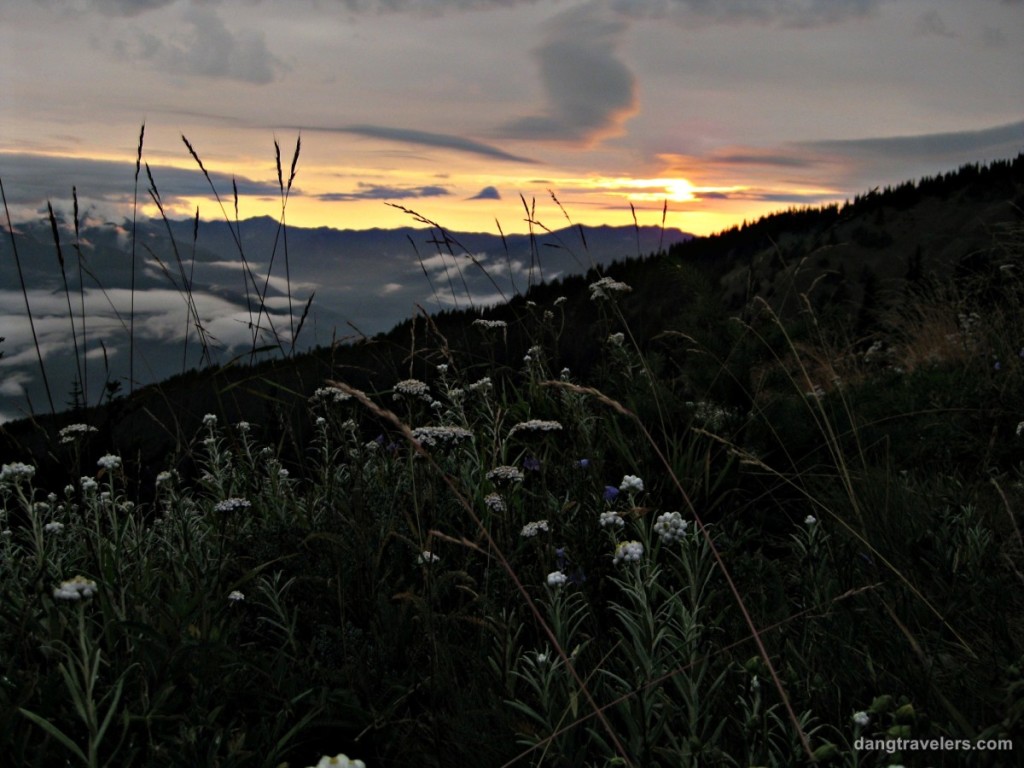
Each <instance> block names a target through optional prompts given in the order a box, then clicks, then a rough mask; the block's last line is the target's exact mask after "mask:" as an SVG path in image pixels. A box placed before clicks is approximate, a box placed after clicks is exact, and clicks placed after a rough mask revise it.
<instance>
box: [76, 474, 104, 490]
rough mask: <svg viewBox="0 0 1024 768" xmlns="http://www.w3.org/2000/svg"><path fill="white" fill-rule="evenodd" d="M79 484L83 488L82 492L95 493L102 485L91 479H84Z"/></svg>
mask: <svg viewBox="0 0 1024 768" xmlns="http://www.w3.org/2000/svg"><path fill="white" fill-rule="evenodd" d="M79 483H80V484H81V486H82V492H83V493H86V492H88V491H95V490H96V489H97V488H99V487H100V484H99V483H97V482H96V481H95V480H93V479H92V478H91V477H83V478H82V479H81V480H80V481H79Z"/></svg>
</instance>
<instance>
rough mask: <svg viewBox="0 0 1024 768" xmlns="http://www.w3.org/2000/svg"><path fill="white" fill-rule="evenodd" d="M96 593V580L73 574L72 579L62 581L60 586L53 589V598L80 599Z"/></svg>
mask: <svg viewBox="0 0 1024 768" xmlns="http://www.w3.org/2000/svg"><path fill="white" fill-rule="evenodd" d="M94 594H96V582H95V581H93V580H92V579H87V578H85V576H75V578H73V579H68V580H67V581H62V582H61V583H60V586H59V587H57V588H56V589H55V590H53V597H54V599H55V600H81V599H82V598H83V597H85V598H89V597H92V596H93V595H94Z"/></svg>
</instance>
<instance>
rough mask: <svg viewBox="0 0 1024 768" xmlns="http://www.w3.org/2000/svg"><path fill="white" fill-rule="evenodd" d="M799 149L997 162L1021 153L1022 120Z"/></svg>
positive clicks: (860, 155) (861, 155) (821, 143)
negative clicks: (991, 126)
mask: <svg viewBox="0 0 1024 768" xmlns="http://www.w3.org/2000/svg"><path fill="white" fill-rule="evenodd" d="M802 146H805V147H807V148H809V149H812V150H820V151H825V152H828V153H838V154H840V155H844V156H848V157H858V158H878V159H886V158H889V159H892V158H901V159H910V158H913V159H936V160H943V161H946V160H949V161H952V160H953V159H954V158H956V157H961V156H972V157H973V159H975V160H979V161H980V160H984V159H986V158H987V159H999V158H1006V157H1012V156H1013V155H1016V154H1017V153H1018V152H1020V151H1022V150H1024V120H1021V121H1019V122H1015V123H1008V124H1006V125H999V126H995V127H994V128H984V129H981V130H973V131H952V132H946V133H928V134H918V135H915V136H888V137H877V138H866V139H843V140H830V141H814V142H806V143H804V144H803V145H802Z"/></svg>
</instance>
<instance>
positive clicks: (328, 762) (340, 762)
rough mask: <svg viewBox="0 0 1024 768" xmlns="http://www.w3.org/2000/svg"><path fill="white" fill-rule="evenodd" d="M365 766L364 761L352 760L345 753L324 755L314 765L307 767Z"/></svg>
mask: <svg viewBox="0 0 1024 768" xmlns="http://www.w3.org/2000/svg"><path fill="white" fill-rule="evenodd" d="M332 766H333V767H334V768H366V763H364V762H363V761H362V760H354V759H352V758H350V757H348V756H347V755H341V754H338V755H334V757H331V756H329V755H324V756H323V757H321V758H320V762H319V763H317V764H316V765H311V766H309V768H332Z"/></svg>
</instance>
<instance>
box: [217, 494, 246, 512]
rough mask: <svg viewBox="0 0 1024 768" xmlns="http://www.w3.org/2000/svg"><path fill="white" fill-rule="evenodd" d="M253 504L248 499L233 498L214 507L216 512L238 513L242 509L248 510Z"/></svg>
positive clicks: (219, 502)
mask: <svg viewBox="0 0 1024 768" xmlns="http://www.w3.org/2000/svg"><path fill="white" fill-rule="evenodd" d="M251 506H252V503H251V502H250V501H249V500H248V499H240V498H238V497H237V496H232V497H231V498H230V499H224V501H218V502H217V503H216V505H214V507H213V511H214V512H237V511H238V510H240V509H248V508H249V507H251Z"/></svg>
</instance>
